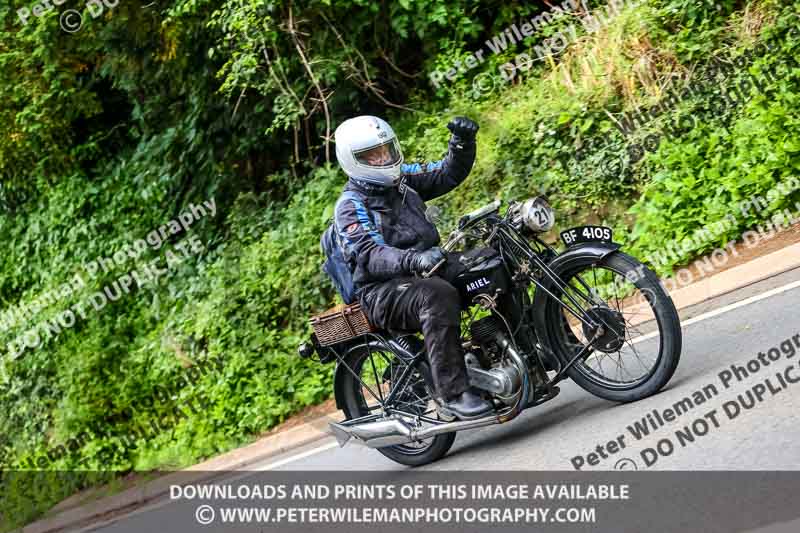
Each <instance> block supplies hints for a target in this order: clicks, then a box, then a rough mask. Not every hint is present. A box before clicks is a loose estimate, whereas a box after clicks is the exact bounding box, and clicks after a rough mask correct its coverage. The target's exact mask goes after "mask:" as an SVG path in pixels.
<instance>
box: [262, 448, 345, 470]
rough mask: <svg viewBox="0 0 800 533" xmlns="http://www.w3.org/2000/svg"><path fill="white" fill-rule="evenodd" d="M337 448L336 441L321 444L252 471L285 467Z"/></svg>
mask: <svg viewBox="0 0 800 533" xmlns="http://www.w3.org/2000/svg"><path fill="white" fill-rule="evenodd" d="M357 446H358V445H357ZM338 447H339V443H338V442H336V441H333V442H329V443H327V444H323V445H322V446H319V447H317V448H312V449H311V450H307V451H305V452H303V453H298V454H297V455H293V456H291V457H287V458H285V459H281V460H280V461H275V462H274V463H270V464H268V465H265V466H260V467H257V468H253V470H255V471H258V472H261V471H264V470H273V469H275V468H279V467H281V466H283V465H286V464H289V463H293V462H295V461H299V460H300V459H305V458H306V457H310V456H312V455H315V454H317V453H320V452H324V451H325V450H330V449H331V448H338Z"/></svg>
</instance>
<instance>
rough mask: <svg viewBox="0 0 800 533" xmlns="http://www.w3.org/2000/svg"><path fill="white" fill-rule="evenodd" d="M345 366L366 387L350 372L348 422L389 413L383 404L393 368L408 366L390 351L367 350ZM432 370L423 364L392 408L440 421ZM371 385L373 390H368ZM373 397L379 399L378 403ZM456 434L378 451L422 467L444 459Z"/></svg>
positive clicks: (346, 400) (354, 354)
mask: <svg viewBox="0 0 800 533" xmlns="http://www.w3.org/2000/svg"><path fill="white" fill-rule="evenodd" d="M345 362H346V363H347V365H348V366H349V367H350V368H351V369H352V370H353V371H354V372H355V373H356V374H357V375H358V376H360V378H361V381H362V382H363V385H362V383H361V382H359V381H358V380H357V379H356V377H355V376H354V375H353V374H351V373H350V372H347V373H346V375H345V382H344V387H343V398H342V399H343V403H344V405H343V406H342V410H343V412H344V414H345V417H346V418H347V419H348V420H351V419H354V418H360V417H363V416H367V415H369V414H374V413H375V412H376V411H377V412H385V410H384V409H383V407H382V406H381V402H380V401H379V400H380V399H382V398H385V397H386V394H387V393H388V391H389V390H390V388H391V385H392V378H393V377H396V373H395V372H393V371H392V368H391V365H397V368H400V366H401V365H402V364H404V363H402V362H401V360H400V359H399V358H398V357H397V355H396V354H394V353H393V352H390V351H385V350H379V349H375V348H371V349H368V348H367V347H366V346H364V347H361V348H359V349H356V350H353V351H352V352H351V353H350V354H348V355H347V357H346V359H345ZM429 377H430V376H429V370H428V367H427V364H426V363H420V364H419V365H418V368H417V370H415V374H414V375H413V376H412V377H411V379H410V381H409V382H408V383H407V384H406V386H405V387H404V389H403V392H402V393H401V394H400V395H399V397H398V400H397V401H395V402H394V404H393V405H392V407H395V408H401V409H404V410H415V411H414V412H417V413H419V414H423V413H425V414H426V416H429V417H431V418H436V417H437V414H436V413H435V410H434V409H433V407H432V406H433V405H434V403H433V400H432V395H431V393H430V387H431V386H430V383H431V380H430V379H429ZM364 385H367V386H368V387H369V388H370V390H366V389H365V387H364ZM373 395H375V396H377V397H378V399H377V400H376V399H375V398H374V397H373ZM455 438H456V434H455V433H444V434H441V435H436V436H434V437H430V438H428V439H425V440H424V441H421V442H418V443H410V444H400V445H395V446H385V447H383V448H376V449H377V450H378V451H379V452H380V453H382V454H383V455H385V456H386V457H388V458H389V459H391V460H392V461H395V462H396V463H400V464H403V465H407V466H422V465H425V464H428V463H432V462H433V461H436V460H438V459H441V458H442V457H444V455H446V454H447V452H448V451H449V450H450V448H451V447H452V446H453V442H454V441H455Z"/></svg>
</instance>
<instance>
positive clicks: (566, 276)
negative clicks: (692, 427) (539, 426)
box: [544, 252, 682, 402]
mask: <svg viewBox="0 0 800 533" xmlns="http://www.w3.org/2000/svg"><path fill="white" fill-rule="evenodd" d="M559 274H560V277H561V279H562V281H563V282H564V283H565V284H566V290H565V291H559V294H558V296H559V301H556V300H555V299H554V298H548V299H547V303H546V309H545V317H546V318H545V329H546V332H545V339H544V341H545V343H546V344H547V347H548V348H549V350H550V351H552V352H553V354H554V355H555V356H556V357H557V358H558V360H559V361H560V362H561V364H562V365H566V364H567V363H568V362H569V361H571V360H572V359H573V358H574V357H575V356H576V355H577V354H578V353H579V352H580V351H581V350H582V349H583V348H584V347H585V346H586V345H587V344H589V342H590V339H591V338H592V337H593V336H594V333H595V332H594V331H593V330H591V329H590V328H588V327H587V326H586V325H585V324H584V323H582V322H581V321H580V320H579V319H577V318H576V317H575V316H574V315H573V314H571V313H570V312H569V311H567V310H566V309H565V308H564V305H567V304H570V303H572V302H574V301H577V302H579V303H580V305H581V307H582V309H583V310H584V311H585V312H587V313H588V314H589V315H591V316H592V317H593V318H594V319H596V320H597V321H599V322H600V323H601V324H602V325H603V331H604V332H603V334H602V335H600V336H598V338H597V339H596V341H595V343H594V348H593V349H591V350H590V352H589V353H588V354H587V355H586V356H584V357H582V358H581V359H580V360H578V361H576V362H575V363H574V365H573V366H572V367H570V368H569V369H568V370H567V375H568V376H569V377H570V378H572V379H573V380H574V381H575V382H576V383H577V384H578V385H579V386H580V387H582V388H583V389H585V390H587V391H588V392H590V393H592V394H594V395H596V396H599V397H600V398H604V399H607V400H612V401H616V402H633V401H637V400H641V399H643V398H646V397H648V396H650V395H652V394H655V393H656V392H658V391H659V390H661V389H662V388H663V387H664V386H665V385H666V384H667V382H669V380H670V379H671V378H672V375H673V374H674V373H675V369H676V368H677V366H678V361H679V360H680V354H681V343H682V335H681V326H680V320H679V318H678V312H677V311H676V309H675V305H674V304H673V302H672V299H671V298H670V297H669V295H668V294H667V293H666V291H664V289H663V287H662V286H661V284H660V283H659V280H658V277H657V276H656V275H655V273H654V272H652V271H651V270H650V269H648V268H647V267H646V266H644V265H643V264H642V263H640V262H639V261H637V260H636V259H635V258H633V257H631V256H629V255H627V254H624V253H622V252H614V253H612V254H610V255H608V256H606V257H605V258H603V259H602V260H600V261H598V262H596V263H595V262H588V263H586V264H583V265H577V266H573V267H571V268H570V269H569V270H566V271H564V272H560V273H559ZM568 294H569V296H571V298H570V297H569V296H568ZM573 307H574V305H573Z"/></svg>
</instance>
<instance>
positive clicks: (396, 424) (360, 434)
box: [330, 414, 500, 448]
mask: <svg viewBox="0 0 800 533" xmlns="http://www.w3.org/2000/svg"><path fill="white" fill-rule="evenodd" d="M499 423H500V420H499V418H498V415H496V414H493V415H490V416H485V417H483V418H478V419H475V420H458V421H455V422H446V423H444V424H437V425H435V426H430V427H427V428H424V429H421V430H417V429H416V428H413V427H412V426H410V425H409V424H407V423H406V422H405V421H403V420H402V419H400V418H392V419H388V420H379V421H377V422H365V423H363V424H356V425H354V426H346V425H344V424H337V423H335V422H331V423H330V428H331V431H332V432H333V435H334V436H335V437H336V440H337V442H338V443H339V446H340V447H341V446H344V445H345V444H347V443H348V442H349V441H350V439H351V438H353V437H355V439H356V440H355V442H358V443H359V444H363V445H365V446H368V447H370V448H383V447H384V446H395V445H397V444H408V443H411V442H414V441H418V440H423V439H427V438H430V437H435V436H436V435H441V434H442V433H450V432H452V431H463V430H465V429H475V428H481V427H484V426H491V425H493V424H499Z"/></svg>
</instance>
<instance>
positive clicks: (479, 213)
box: [422, 200, 501, 278]
mask: <svg viewBox="0 0 800 533" xmlns="http://www.w3.org/2000/svg"><path fill="white" fill-rule="evenodd" d="M500 204H501V202H500V200H495V201H493V202H491V203H489V204H486V205H484V206H483V207H481V208H479V209H476V210H475V211H472V212H470V213H467V214H466V215H464V216H463V217H461V219H460V220H459V221H458V230H456V231H454V232H453V233H451V234H450V238H449V239H448V240H447V242H446V243H445V244H444V245H443V246H442V249H443V250H445V251H447V252H450V251H452V248H453V247H454V246H455V244H456V243H457V242H458V241H460V240H461V239H462V238H463V237H464V236H465V234H464V233H463V232H462V231H461V230H463V229H464V228H465V227H466V226H467V225H469V224H470V223H472V222H474V221H476V220H478V219H480V218H483V217H485V216H486V215H488V214H490V213H493V212H495V211H497V210H498V209H500ZM446 262H447V258H446V257H445V258H444V259H442V260H441V261H439V262H438V263H436V264H435V265H434V266H433V268H431V269H430V270H429V271H427V272H424V273H423V274H422V277H423V278H429V277H431V276H432V275H433V273H434V272H436V271H437V270H438V269H439V268H440V267H441V266H442V265H443V264H445V263H446Z"/></svg>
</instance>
